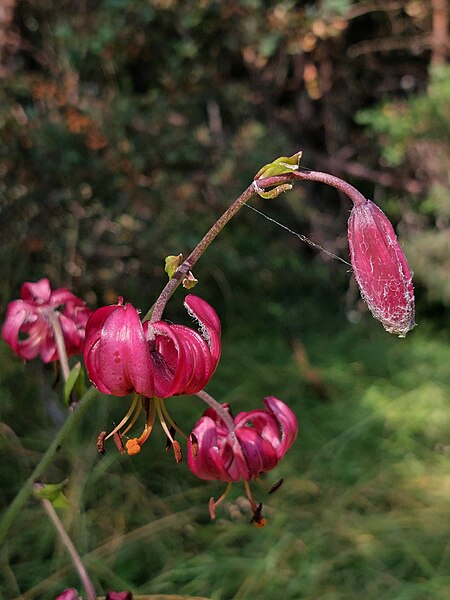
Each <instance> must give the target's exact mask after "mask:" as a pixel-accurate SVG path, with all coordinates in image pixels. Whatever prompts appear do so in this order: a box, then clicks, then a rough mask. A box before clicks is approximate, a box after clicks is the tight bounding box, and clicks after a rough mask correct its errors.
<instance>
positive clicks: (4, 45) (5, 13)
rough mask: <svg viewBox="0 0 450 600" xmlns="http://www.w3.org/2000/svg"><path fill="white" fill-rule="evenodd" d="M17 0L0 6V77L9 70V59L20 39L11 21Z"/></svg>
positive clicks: (10, 0)
mask: <svg viewBox="0 0 450 600" xmlns="http://www.w3.org/2000/svg"><path fill="white" fill-rule="evenodd" d="M16 1H17V0H2V2H1V4H0V77H4V76H5V75H8V74H9V72H10V70H11V65H10V64H9V62H10V57H11V54H12V53H14V52H15V51H17V48H18V46H19V41H20V37H19V35H18V34H17V32H15V31H14V27H13V20H14V10H15V8H16Z"/></svg>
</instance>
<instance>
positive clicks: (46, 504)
mask: <svg viewBox="0 0 450 600" xmlns="http://www.w3.org/2000/svg"><path fill="white" fill-rule="evenodd" d="M40 486H41V484H39V483H36V484H34V487H35V488H36V489H38V488H39V487H40ZM41 502H42V507H43V509H44V510H45V512H46V513H47V516H48V518H49V519H50V521H51V522H52V524H53V526H54V528H55V529H56V532H57V534H58V536H59V539H60V540H61V542H62V544H63V545H64V546H65V548H66V550H67V552H68V554H69V556H70V558H71V560H72V563H73V566H74V567H75V569H76V571H77V573H78V575H79V577H80V580H81V583H82V584H83V587H84V589H85V592H86V598H87V600H96V598H97V594H96V593H95V589H94V586H93V584H92V581H91V579H90V577H89V575H88V572H87V570H86V567H85V566H84V564H83V561H82V560H81V557H80V555H79V554H78V552H77V549H76V548H75V546H74V543H73V542H72V540H71V539H70V537H69V535H68V533H67V531H66V530H65V529H64V526H63V524H62V523H61V519H60V518H59V517H58V515H57V513H56V510H55V509H54V508H53V505H52V503H51V502H50V500H47V499H46V498H42V499H41Z"/></svg>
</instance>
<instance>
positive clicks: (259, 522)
mask: <svg viewBox="0 0 450 600" xmlns="http://www.w3.org/2000/svg"><path fill="white" fill-rule="evenodd" d="M261 511H262V503H261V502H260V503H259V504H258V506H257V507H256V509H255V511H254V513H253V517H252V519H251V521H250V523H251V524H252V525H254V526H255V527H264V526H265V525H266V524H267V519H266V518H265V517H263V515H262V512H261Z"/></svg>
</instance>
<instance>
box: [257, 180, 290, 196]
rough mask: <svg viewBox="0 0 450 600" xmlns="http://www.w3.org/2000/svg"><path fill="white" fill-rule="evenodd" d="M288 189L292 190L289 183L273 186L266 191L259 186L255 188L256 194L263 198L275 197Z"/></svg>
mask: <svg viewBox="0 0 450 600" xmlns="http://www.w3.org/2000/svg"><path fill="white" fill-rule="evenodd" d="M289 190H292V185H291V184H290V183H283V184H282V185H277V187H276V188H273V189H272V190H268V191H266V190H263V189H262V188H260V187H257V188H256V192H257V194H258V196H261V198H264V199H265V200H272V199H273V198H277V196H279V195H280V194H282V193H283V192H287V191H289Z"/></svg>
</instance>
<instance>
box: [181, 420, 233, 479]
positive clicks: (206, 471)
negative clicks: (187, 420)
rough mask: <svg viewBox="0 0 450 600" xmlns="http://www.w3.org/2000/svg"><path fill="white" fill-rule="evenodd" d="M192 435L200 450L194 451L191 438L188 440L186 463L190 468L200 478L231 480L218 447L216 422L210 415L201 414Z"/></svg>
mask: <svg viewBox="0 0 450 600" xmlns="http://www.w3.org/2000/svg"><path fill="white" fill-rule="evenodd" d="M193 433H194V436H195V438H196V442H197V444H198V448H199V449H200V448H201V449H202V451H201V452H197V453H196V457H194V452H193V448H192V438H191V437H190V438H189V441H188V464H189V468H190V470H191V471H192V472H193V473H194V475H197V477H199V478H200V479H219V480H221V481H233V479H230V476H229V474H228V472H227V470H226V468H225V466H224V463H223V456H222V454H221V451H220V449H219V438H218V436H217V430H216V424H215V422H214V420H213V419H211V417H208V416H203V417H201V419H200V420H199V421H198V423H197V424H196V426H195V428H194V431H193Z"/></svg>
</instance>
